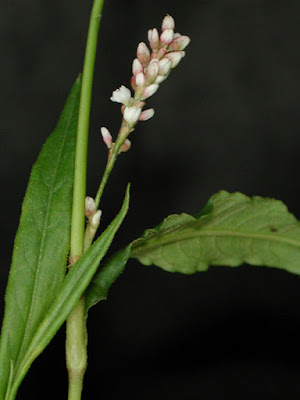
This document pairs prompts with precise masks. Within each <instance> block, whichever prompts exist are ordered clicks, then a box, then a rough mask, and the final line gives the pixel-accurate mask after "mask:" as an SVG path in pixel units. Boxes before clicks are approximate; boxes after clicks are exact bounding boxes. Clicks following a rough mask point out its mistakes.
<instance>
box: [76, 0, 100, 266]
mask: <svg viewBox="0 0 300 400" xmlns="http://www.w3.org/2000/svg"><path fill="white" fill-rule="evenodd" d="M103 3H104V0H94V5H93V9H92V13H91V19H90V26H89V32H88V38H87V44H86V53H85V60H84V66H83V73H82V86H81V95H80V106H79V117H78V128H77V139H76V153H75V172H74V189H73V210H72V227H71V249H70V256H71V258H72V257H73V258H76V257H80V256H81V255H82V252H83V240H84V227H85V213H84V202H85V196H86V170H87V146H88V130H89V118H90V108H91V97H92V84H93V75H94V65H95V57H96V49H97V38H98V30H99V23H100V14H101V10H102V7H103Z"/></svg>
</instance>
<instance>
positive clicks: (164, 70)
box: [158, 58, 171, 75]
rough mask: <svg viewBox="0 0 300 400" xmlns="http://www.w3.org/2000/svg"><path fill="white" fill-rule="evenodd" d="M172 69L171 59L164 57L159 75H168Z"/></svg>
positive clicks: (160, 63)
mask: <svg viewBox="0 0 300 400" xmlns="http://www.w3.org/2000/svg"><path fill="white" fill-rule="evenodd" d="M170 69H171V61H170V60H169V59H168V58H163V59H162V60H160V62H159V72H158V74H159V75H168V73H169V72H170Z"/></svg>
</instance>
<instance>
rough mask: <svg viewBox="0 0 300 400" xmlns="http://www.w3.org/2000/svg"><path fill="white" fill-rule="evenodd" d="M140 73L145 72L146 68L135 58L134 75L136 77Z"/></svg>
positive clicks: (133, 64)
mask: <svg viewBox="0 0 300 400" xmlns="http://www.w3.org/2000/svg"><path fill="white" fill-rule="evenodd" d="M140 72H144V68H143V66H142V64H141V63H140V62H139V60H138V59H137V58H135V59H134V60H133V63H132V73H133V75H134V76H135V75H137V74H138V73H140Z"/></svg>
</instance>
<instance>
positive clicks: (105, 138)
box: [100, 126, 112, 149]
mask: <svg viewBox="0 0 300 400" xmlns="http://www.w3.org/2000/svg"><path fill="white" fill-rule="evenodd" d="M100 130H101V135H102V139H103V142H104V143H105V144H106V146H107V147H108V148H109V149H110V148H111V145H112V137H111V134H110V132H109V130H108V129H107V128H105V126H102V127H101V129H100Z"/></svg>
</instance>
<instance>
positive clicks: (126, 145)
mask: <svg viewBox="0 0 300 400" xmlns="http://www.w3.org/2000/svg"><path fill="white" fill-rule="evenodd" d="M130 147H131V141H130V140H129V139H125V141H124V143H122V145H121V147H120V150H119V154H120V153H126V151H128V150H129V149H130Z"/></svg>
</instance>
